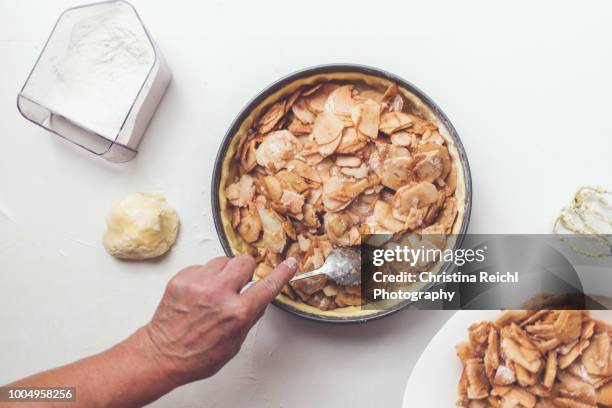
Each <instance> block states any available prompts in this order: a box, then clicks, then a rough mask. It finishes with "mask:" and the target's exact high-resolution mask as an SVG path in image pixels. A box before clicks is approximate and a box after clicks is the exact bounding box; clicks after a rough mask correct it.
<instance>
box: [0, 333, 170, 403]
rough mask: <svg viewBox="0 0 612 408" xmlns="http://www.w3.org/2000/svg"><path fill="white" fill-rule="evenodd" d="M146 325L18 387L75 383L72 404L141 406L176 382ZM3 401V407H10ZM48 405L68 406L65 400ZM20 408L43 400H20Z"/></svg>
mask: <svg viewBox="0 0 612 408" xmlns="http://www.w3.org/2000/svg"><path fill="white" fill-rule="evenodd" d="M154 350H155V348H154V345H153V344H152V343H151V339H150V337H149V336H148V334H147V333H146V330H145V329H144V328H141V329H139V330H138V331H137V332H136V333H134V334H133V335H132V336H130V337H129V338H127V339H126V340H124V341H122V342H121V343H119V344H117V345H116V346H114V347H112V348H111V349H109V350H107V351H104V352H102V353H100V354H96V355H94V356H91V357H87V358H85V359H83V360H79V361H77V362H75V363H72V364H68V365H66V366H63V367H58V368H55V369H52V370H48V371H45V372H43V373H40V374H36V375H33V376H31V377H27V378H24V379H22V380H19V381H17V382H15V383H12V384H10V386H15V387H75V389H76V402H75V403H71V404H70V407H71V408H81V407H88V408H96V407H118V408H122V407H140V406H143V405H145V404H147V403H149V402H151V401H154V400H156V399H157V398H159V397H161V396H162V395H164V394H166V393H167V392H169V391H171V390H172V389H173V388H174V387H175V384H173V383H172V381H170V378H169V377H168V376H167V374H166V373H165V371H164V370H163V369H162V368H161V366H160V365H159V364H158V358H157V356H156V355H155V351H154ZM8 406H9V405H8V404H7V405H5V404H3V403H0V407H8ZM45 406H57V407H59V406H63V407H65V406H67V404H66V403H65V402H64V403H55V404H46V405H45ZM19 407H20V408H29V407H40V403H20V404H19Z"/></svg>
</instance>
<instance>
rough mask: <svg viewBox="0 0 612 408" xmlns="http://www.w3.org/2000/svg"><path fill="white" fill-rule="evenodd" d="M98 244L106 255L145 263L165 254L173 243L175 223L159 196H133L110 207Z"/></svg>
mask: <svg viewBox="0 0 612 408" xmlns="http://www.w3.org/2000/svg"><path fill="white" fill-rule="evenodd" d="M106 224H107V230H106V233H105V234H104V238H103V240H102V242H103V243H104V247H105V248H106V250H107V251H108V253H109V254H111V255H113V256H116V257H117V258H123V259H149V258H155V257H158V256H160V255H163V254H165V253H166V252H167V251H168V250H169V249H170V247H171V246H172V245H173V244H174V242H175V241H176V236H177V234H178V228H179V219H178V215H177V214H176V211H174V209H173V208H172V207H170V206H169V205H168V202H167V201H166V198H165V197H164V196H163V195H161V194H147V193H133V194H130V195H128V196H126V197H125V198H124V199H123V200H121V201H117V202H115V203H114V204H113V208H112V209H111V211H110V213H109V214H108V217H107V218H106Z"/></svg>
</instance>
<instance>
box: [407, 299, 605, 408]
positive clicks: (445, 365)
mask: <svg viewBox="0 0 612 408" xmlns="http://www.w3.org/2000/svg"><path fill="white" fill-rule="evenodd" d="M500 313H501V312H500V311H499V310H461V311H459V312H457V313H455V314H454V315H453V317H451V318H450V319H449V320H448V322H446V324H445V325H444V326H442V328H441V329H440V330H439V331H438V333H436V335H435V336H434V337H433V339H431V341H430V342H429V344H428V345H427V347H426V348H425V351H424V352H423V354H422V355H421V357H420V358H419V361H417V363H416V365H415V366H414V370H412V374H411V375H410V378H409V379H408V384H406V390H405V391H404V402H403V404H402V406H403V407H404V408H414V407H440V408H452V407H455V406H456V405H455V401H456V400H457V382H458V381H459V377H460V376H461V362H460V361H459V358H458V357H457V355H456V354H455V345H456V344H457V343H459V342H461V341H465V340H467V328H468V327H469V326H470V325H471V324H472V323H476V322H479V321H481V320H495V319H496V318H497V317H498V316H499V315H500ZM592 315H593V317H595V318H597V319H601V320H605V321H608V322H612V311H610V310H597V311H593V312H592Z"/></svg>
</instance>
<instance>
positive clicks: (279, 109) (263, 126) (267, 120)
mask: <svg viewBox="0 0 612 408" xmlns="http://www.w3.org/2000/svg"><path fill="white" fill-rule="evenodd" d="M283 115H285V101H281V102H277V103H275V104H274V105H272V106H270V107H269V108H268V110H267V111H266V113H264V115H263V116H262V117H261V118H260V119H259V122H258V124H257V130H258V131H259V133H262V134H264V135H265V134H266V133H268V132H269V131H271V130H272V129H274V126H276V124H277V123H278V121H279V120H280V119H281V118H282V117H283Z"/></svg>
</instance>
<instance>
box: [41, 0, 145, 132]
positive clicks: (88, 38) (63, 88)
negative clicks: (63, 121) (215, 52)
mask: <svg viewBox="0 0 612 408" xmlns="http://www.w3.org/2000/svg"><path fill="white" fill-rule="evenodd" d="M154 59H155V55H154V51H153V48H152V46H151V43H150V42H149V40H148V37H147V36H146V33H145V32H144V29H143V28H142V26H141V24H140V22H139V21H138V19H137V17H136V16H135V15H134V13H133V12H131V10H130V9H129V8H128V7H126V6H125V5H122V4H120V3H119V4H118V5H116V6H113V7H110V8H107V9H105V10H104V11H102V12H97V13H95V14H93V15H90V16H87V17H84V18H83V17H81V18H80V19H79V20H76V21H75V22H74V26H73V28H72V31H71V33H70V38H69V40H68V41H67V42H66V44H65V52H64V53H63V55H62V53H60V54H59V56H58V57H55V58H53V59H52V60H51V61H50V62H51V65H52V67H51V68H52V76H54V78H52V82H53V85H52V86H51V87H50V88H49V92H48V93H46V95H44V96H43V97H42V99H41V100H40V102H42V103H43V104H44V105H46V106H47V107H49V108H50V109H52V110H54V111H55V112H57V113H59V114H61V115H62V116H65V117H68V118H70V119H71V120H74V121H77V122H78V123H80V124H81V125H82V126H84V127H86V128H88V129H90V130H93V131H94V132H96V133H98V134H101V135H103V136H105V137H107V138H109V139H111V140H114V139H115V136H116V135H117V133H118V131H119V129H120V127H121V125H122V123H123V121H124V119H125V116H126V114H127V113H128V111H129V109H130V107H131V105H132V103H133V102H134V100H135V99H136V96H137V94H138V92H139V90H140V87H141V86H142V84H143V81H144V80H145V78H146V76H147V74H148V72H149V70H150V68H151V65H152V64H153V62H154Z"/></svg>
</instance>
